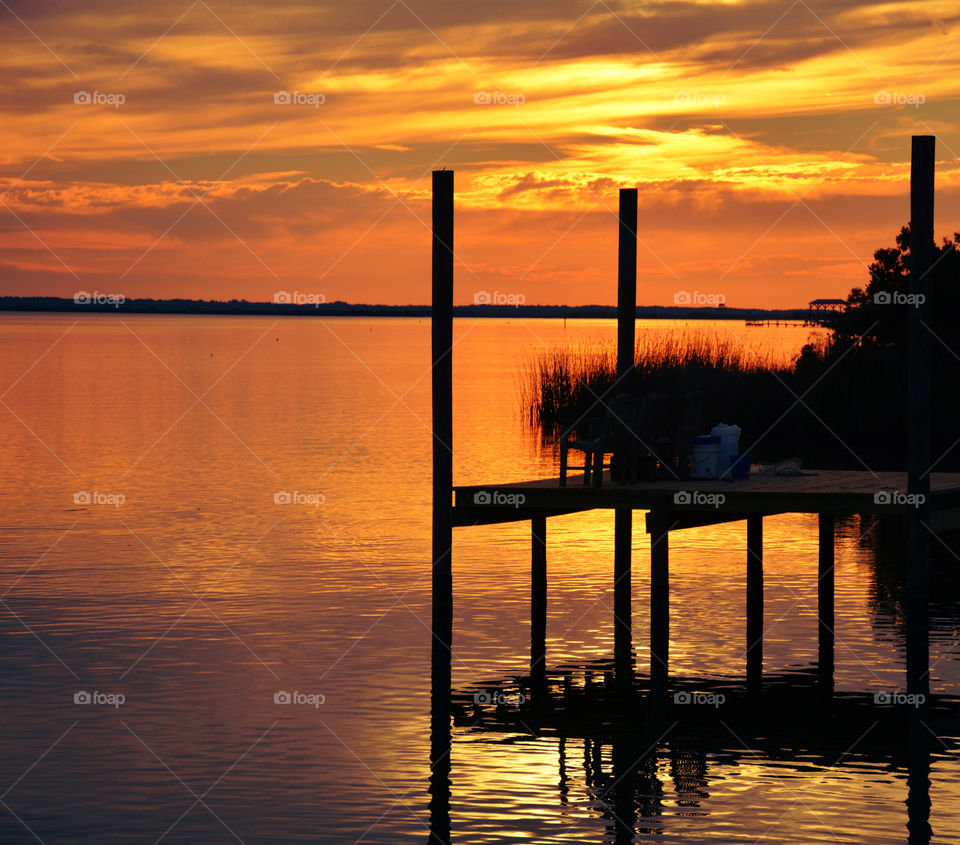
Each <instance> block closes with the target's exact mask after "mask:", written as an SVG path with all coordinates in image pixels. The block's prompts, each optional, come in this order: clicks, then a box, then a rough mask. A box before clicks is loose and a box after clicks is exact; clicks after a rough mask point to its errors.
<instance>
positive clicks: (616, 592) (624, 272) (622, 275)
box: [613, 188, 637, 678]
mask: <svg viewBox="0 0 960 845" xmlns="http://www.w3.org/2000/svg"><path fill="white" fill-rule="evenodd" d="M636 317H637V189H636V188H621V189H620V239H619V253H618V262H617V379H618V382H619V385H620V386H619V387H618V389H617V390H616V391H614V392H616V393H620V392H622V390H621V389H620V388H623V389H626V388H628V386H629V384H630V372H631V371H632V370H633V364H634V347H635V346H636ZM625 422H626V421H625ZM613 526H614V527H613V537H614V539H613V617H614V621H613V631H614V640H613V641H614V663H615V665H616V667H617V672H618V674H620V675H621V676H623V677H626V678H628V677H629V676H630V675H631V674H632V669H633V665H632V664H633V661H632V656H633V655H632V652H633V608H632V602H631V593H632V589H633V560H632V558H633V511H632V510H630V509H629V508H618V509H617V510H616V511H614V521H613Z"/></svg>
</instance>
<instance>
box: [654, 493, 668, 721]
mask: <svg viewBox="0 0 960 845" xmlns="http://www.w3.org/2000/svg"><path fill="white" fill-rule="evenodd" d="M668 519H669V513H668V511H667V509H666V506H665V503H662V504H661V505H660V506H659V507H658V506H657V504H656V503H655V504H654V505H653V507H651V509H650V516H649V520H650V687H651V691H652V692H653V702H654V704H655V705H659V704H660V703H661V701H662V697H663V696H664V695H665V694H666V689H667V682H668V679H669V665H670V532H669V529H670V526H669V522H668Z"/></svg>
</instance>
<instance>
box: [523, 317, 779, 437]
mask: <svg viewBox="0 0 960 845" xmlns="http://www.w3.org/2000/svg"><path fill="white" fill-rule="evenodd" d="M634 367H635V369H634V372H633V373H632V374H631V376H630V377H629V379H625V380H623V381H621V382H617V378H616V350H615V349H614V348H613V347H612V346H610V345H597V344H592V345H581V346H579V347H572V348H569V347H568V348H559V349H552V350H549V351H546V352H542V353H540V354H539V355H537V356H536V357H534V358H533V359H532V360H531V361H529V362H528V363H527V365H526V367H525V370H524V374H523V378H522V381H521V401H522V403H523V407H524V410H525V412H526V414H527V417H528V421H529V422H530V424H531V425H534V426H538V427H539V428H540V429H541V430H542V432H543V434H544V435H545V436H551V435H554V434H555V433H557V432H558V431H560V430H561V429H562V428H564V427H566V426H568V425H569V424H570V423H571V422H572V421H575V420H577V419H583V418H584V417H588V416H597V415H601V414H602V413H603V404H602V401H601V399H606V400H608V401H609V399H610V398H611V397H612V396H614V395H616V394H618V393H634V394H636V395H642V394H645V393H654V392H657V393H670V394H684V393H687V392H688V391H691V390H703V391H706V392H707V393H708V394H709V395H710V396H711V397H713V401H712V402H711V410H712V412H713V413H714V414H715V415H721V416H722V415H726V416H727V417H728V418H729V419H731V420H735V419H737V418H738V417H740V416H742V415H743V414H744V413H746V412H747V409H748V408H749V407H751V406H755V405H756V404H757V403H763V400H764V395H765V393H766V394H769V392H770V390H771V387H772V384H771V382H773V383H775V382H776V380H777V379H788V378H789V377H790V376H791V374H792V372H793V362H792V361H791V360H789V359H788V358H785V357H784V356H783V355H777V354H775V353H773V352H771V351H757V350H754V349H751V348H749V347H746V346H745V345H744V344H743V342H742V341H741V340H740V339H738V338H737V337H735V336H733V335H720V334H718V333H712V334H711V333H705V332H700V331H696V330H694V329H692V328H689V327H687V328H683V329H680V330H675V331H666V332H664V331H662V330H656V331H651V330H642V329H641V330H640V332H639V334H638V337H637V344H636V349H635V355H634ZM763 416H767V415H766V414H764V415H763Z"/></svg>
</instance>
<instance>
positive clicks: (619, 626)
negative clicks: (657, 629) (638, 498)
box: [613, 508, 633, 680]
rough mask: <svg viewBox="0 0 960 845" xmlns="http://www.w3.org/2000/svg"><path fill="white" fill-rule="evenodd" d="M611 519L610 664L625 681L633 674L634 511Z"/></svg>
mask: <svg viewBox="0 0 960 845" xmlns="http://www.w3.org/2000/svg"><path fill="white" fill-rule="evenodd" d="M613 519H614V529H613V530H614V550H613V652H614V661H613V662H614V666H615V668H616V671H617V675H618V676H621V677H622V678H623V679H624V680H626V679H628V677H629V676H630V675H631V674H632V672H633V607H632V596H631V588H632V587H633V572H632V569H633V565H632V560H631V558H632V554H633V511H631V510H629V509H627V508H617V509H616V510H615V511H614V512H613Z"/></svg>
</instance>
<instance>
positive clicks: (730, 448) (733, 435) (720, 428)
mask: <svg viewBox="0 0 960 845" xmlns="http://www.w3.org/2000/svg"><path fill="white" fill-rule="evenodd" d="M710 433H711V434H712V435H714V436H715V437H719V438H720V456H719V458H717V467H718V468H719V473H718V474H722V473H725V472H726V473H727V477H728V478H729V475H730V474H729V472H728V470H729V468H730V456H731V455H739V454H740V426H738V425H726V424H725V423H719V424H718V425H715V426H714V427H713V428H712V429H710Z"/></svg>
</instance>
